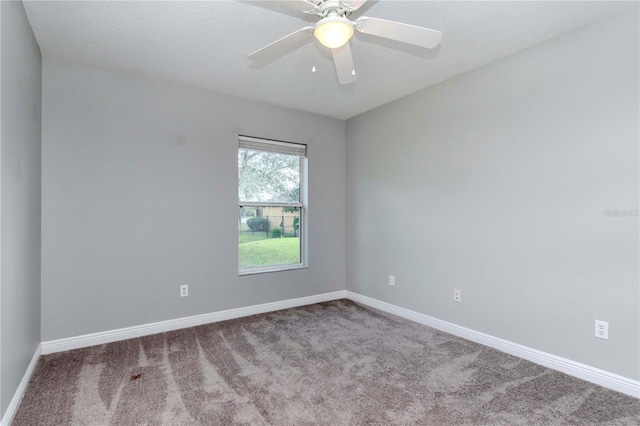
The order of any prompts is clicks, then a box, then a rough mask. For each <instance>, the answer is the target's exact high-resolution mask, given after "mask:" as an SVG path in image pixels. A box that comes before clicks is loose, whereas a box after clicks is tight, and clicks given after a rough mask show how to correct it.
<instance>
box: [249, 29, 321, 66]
mask: <svg viewBox="0 0 640 426" xmlns="http://www.w3.org/2000/svg"><path fill="white" fill-rule="evenodd" d="M312 34H313V27H304V28H300V29H299V30H298V31H295V32H293V33H291V34H289V35H286V36H284V37H282V38H281V39H279V40H276V41H274V42H273V43H271V44H269V45H267V46H265V47H263V48H262V49H258V50H256V51H255V52H253V53H252V54H250V55H249V56H247V58H249V59H251V60H252V61H268V60H271V59H274V58H277V57H278V56H281V55H282V54H284V53H286V52H287V51H289V50H290V49H291V48H292V47H293V46H295V45H296V44H298V43H300V42H302V41H304V40H305V39H309V40H311V37H310V36H311V35H312Z"/></svg>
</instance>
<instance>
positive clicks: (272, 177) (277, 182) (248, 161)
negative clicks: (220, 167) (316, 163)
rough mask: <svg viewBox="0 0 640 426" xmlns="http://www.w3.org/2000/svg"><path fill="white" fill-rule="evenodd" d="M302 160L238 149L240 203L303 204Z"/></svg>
mask: <svg viewBox="0 0 640 426" xmlns="http://www.w3.org/2000/svg"><path fill="white" fill-rule="evenodd" d="M300 161H301V158H300V157H298V156H295V155H285V154H278V153H273V152H264V151H257V150H251V149H246V148H240V149H238V182H239V185H238V198H239V200H240V201H245V202H249V201H251V202H271V203H273V202H279V203H299V202H300Z"/></svg>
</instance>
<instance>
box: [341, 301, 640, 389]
mask: <svg viewBox="0 0 640 426" xmlns="http://www.w3.org/2000/svg"><path fill="white" fill-rule="evenodd" d="M346 293H347V294H346V298H347V299H351V300H353V301H354V302H358V303H362V304H363V305H367V306H371V307H372V308H376V309H379V310H381V311H384V312H388V313H390V314H393V315H397V316H399V317H402V318H406V319H408V320H411V321H414V322H417V323H420V324H424V325H428V326H429V327H433V328H435V329H438V330H441V331H444V332H446V333H450V334H453V335H455V336H458V337H462V338H464V339H467V340H471V341H472V342H476V343H480V344H482V345H485V346H489V347H491V348H494V349H498V350H500V351H502V352H506V353H508V354H511V355H515V356H517V357H519V358H524V359H526V360H528V361H531V362H535V363H536V364H540V365H543V366H545V367H548V368H551V369H554V370H558V371H561V372H563V373H565V374H568V375H570V376H574V377H577V378H579V379H583V380H586V381H588V382H591V383H595V384H597V385H600V386H603V387H605V388H609V389H613V390H615V391H618V392H622V393H624V394H627V395H630V396H633V397H636V398H640V382H639V381H637V380H632V379H629V378H626V377H623V376H620V375H617V374H614V373H610V372H608V371H605V370H600V369H598V368H595V367H591V366H589V365H585V364H581V363H579V362H576V361H572V360H570V359H566V358H562V357H559V356H556V355H552V354H549V353H546V352H542V351H539V350H537V349H533V348H529V347H527V346H523V345H520V344H518V343H513V342H510V341H508V340H504V339H500V338H498V337H494V336H490V335H488V334H484V333H480V332H479V331H475V330H471V329H469V328H466V327H461V326H459V325H455V324H452V323H450V322H447V321H442V320H439V319H437V318H433V317H430V316H428V315H424V314H421V313H418V312H415V311H411V310H409V309H405V308H401V307H399V306H396V305H392V304H390V303H387V302H382V301H380V300H377V299H373V298H371V297H368V296H363V295H360V294H357V293H353V292H351V291H347V292H346Z"/></svg>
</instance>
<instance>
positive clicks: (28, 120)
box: [0, 1, 42, 415]
mask: <svg viewBox="0 0 640 426" xmlns="http://www.w3.org/2000/svg"><path fill="white" fill-rule="evenodd" d="M0 10H1V15H2V18H1V19H2V25H1V28H2V36H1V38H2V48H1V51H2V57H1V63H2V65H1V66H2V70H1V72H2V79H1V86H2V87H1V89H0V93H1V94H2V95H1V102H2V115H1V117H0V120H1V121H2V130H1V132H0V143H1V147H0V149H1V152H2V165H1V171H2V172H1V185H0V196H1V206H2V207H1V210H0V215H1V225H0V226H1V228H0V235H1V238H0V245H1V250H0V256H1V260H2V272H1V273H0V280H1V281H0V285H1V287H0V292H1V293H2V299H1V302H0V303H1V308H2V309H1V314H0V337H1V339H2V347H1V354H0V359H1V362H0V375H1V377H2V383H1V386H0V388H1V393H2V398H1V401H0V414H2V415H3V414H4V412H5V410H6V409H7V406H8V405H9V402H10V401H11V398H12V397H13V395H14V393H15V391H16V389H17V387H18V384H19V383H20V380H22V377H23V376H24V373H25V371H26V369H27V366H28V365H29V362H30V361H31V358H32V357H33V354H34V353H35V351H36V349H37V347H38V345H39V344H40V112H41V95H40V93H41V92H40V91H41V82H42V79H41V70H42V66H41V65H42V56H41V55H40V49H39V47H38V45H37V43H36V41H35V38H34V36H33V34H32V32H31V27H30V25H29V22H28V21H27V17H26V15H25V12H24V9H23V6H22V3H21V2H7V1H3V2H0Z"/></svg>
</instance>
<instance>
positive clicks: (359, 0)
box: [342, 0, 367, 12]
mask: <svg viewBox="0 0 640 426" xmlns="http://www.w3.org/2000/svg"><path fill="white" fill-rule="evenodd" d="M366 2H367V0H343V1H342V3H344V4H345V5H347V7H348V8H349V11H350V12H353V11H356V10H358V9H360V7H362V5H363V4H365V3H366Z"/></svg>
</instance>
